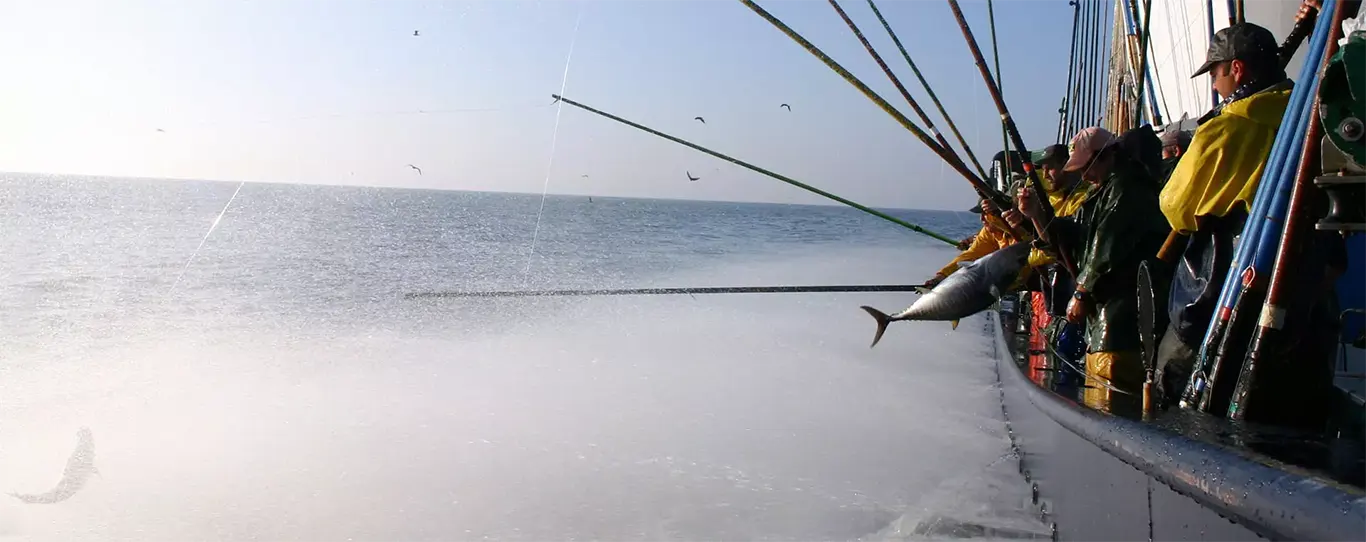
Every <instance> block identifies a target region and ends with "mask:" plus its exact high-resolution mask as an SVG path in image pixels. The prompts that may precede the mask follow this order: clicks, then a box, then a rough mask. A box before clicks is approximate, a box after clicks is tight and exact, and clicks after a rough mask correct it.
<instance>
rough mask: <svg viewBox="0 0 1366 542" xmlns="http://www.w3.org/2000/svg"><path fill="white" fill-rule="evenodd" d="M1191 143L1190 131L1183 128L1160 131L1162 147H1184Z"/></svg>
mask: <svg viewBox="0 0 1366 542" xmlns="http://www.w3.org/2000/svg"><path fill="white" fill-rule="evenodd" d="M1190 144H1191V133H1190V132H1187V131H1185V130H1168V131H1166V132H1162V146H1163V147H1177V146H1179V147H1181V148H1182V149H1185V148H1186V147H1189V146H1190Z"/></svg>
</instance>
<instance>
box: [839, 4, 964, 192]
mask: <svg viewBox="0 0 1366 542" xmlns="http://www.w3.org/2000/svg"><path fill="white" fill-rule="evenodd" d="M829 2H830V7H833V8H835V13H838V14H839V16H840V18H841V19H844V24H846V25H848V26H849V30H850V31H851V32H853V33H854V37H856V38H858V40H859V43H862V44H863V48H864V49H867V50H868V54H869V55H870V56H872V57H873V61H874V62H877V65H878V66H880V67H881V68H882V72H883V73H885V74H887V78H888V79H890V80H891V81H892V86H895V87H896V90H897V91H898V92H900V93H901V97H903V98H905V99H906V103H908V104H911V109H912V110H914V111H915V114H916V116H919V117H920V122H923V123H925V128H928V129H929V130H930V133H931V134H934V140H935V141H936V142H937V143H939V146H940V147H943V148H944V149H945V150H947V151H948V154H949V155H950V156H951V157H952V158H953V159H954V161H956V162H958V163H960V164H963V165H964V166H965V167H966V165H967V163H966V162H963V158H962V157H960V156H958V153H957V152H955V151H954V150H953V147H952V146H950V145H949V140H947V139H944V134H942V133H940V132H939V129H938V128H936V127H935V126H934V121H932V120H930V116H929V115H926V114H925V110H924V109H921V108H920V103H919V102H917V101H915V98H913V97H911V92H910V91H908V90H906V86H905V85H902V84H901V79H899V78H897V76H896V74H895V73H893V72H892V68H891V67H889V66H887V63H886V62H884V61H883V60H882V55H880V54H878V52H877V49H875V48H874V47H873V44H872V43H869V42H868V38H867V37H865V36H864V35H863V31H862V30H859V27H858V25H857V24H855V23H854V20H853V19H850V18H849V14H848V13H845V11H844V8H842V7H840V5H839V2H837V1H836V0H829ZM975 165H976V166H977V171H978V173H981V174H982V178H984V179H985V178H988V177H987V172H986V170H984V169H982V166H981V164H975Z"/></svg>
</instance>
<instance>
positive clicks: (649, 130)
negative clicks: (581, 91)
mask: <svg viewBox="0 0 1366 542" xmlns="http://www.w3.org/2000/svg"><path fill="white" fill-rule="evenodd" d="M550 96H551V97H552V98H555V100H556V101H560V102H563V103H565V104H568V105H571V106H574V107H577V108H579V109H582V110H584V111H587V112H589V113H594V114H597V115H599V116H602V117H605V118H608V119H611V120H614V121H617V122H620V123H622V124H625V125H627V126H630V127H632V128H635V129H637V130H640V131H642V132H646V133H649V134H653V135H656V136H659V137H662V138H664V139H667V140H669V141H672V142H674V143H678V144H679V145H683V146H685V147H688V148H690V149H693V150H696V151H701V152H704V153H706V154H710V155H712V156H715V157H717V158H720V159H722V160H725V161H727V162H730V163H732V164H735V165H737V166H740V167H742V168H745V169H748V170H750V171H753V172H755V173H758V174H761V175H764V176H767V177H771V178H773V179H777V180H779V181H782V182H785V183H787V184H790V185H792V186H795V187H797V188H800V189H802V190H806V191H807V192H811V193H813V194H816V195H819V196H823V197H825V198H827V199H831V200H834V201H837V202H840V203H843V204H845V205H848V206H850V207H853V208H855V209H858V210H860V211H863V212H865V213H868V214H870V215H873V216H875V217H878V218H881V219H883V220H886V221H888V222H891V223H893V224H897V225H900V226H902V227H905V228H907V229H909V230H911V231H914V232H916V233H923V234H925V235H928V236H930V237H933V238H935V239H938V240H940V241H943V242H945V243H948V244H949V245H952V246H954V247H957V246H958V240H955V239H949V238H948V237H946V236H944V235H943V234H940V233H937V232H933V231H930V230H927V229H925V228H923V227H921V226H917V225H915V224H912V223H910V222H907V221H905V220H902V219H900V218H897V217H894V216H892V215H889V214H887V213H884V212H882V211H879V210H877V209H873V208H872V207H868V206H866V205H863V204H860V203H856V202H853V201H850V200H847V199H844V198H842V197H839V196H836V195H834V194H831V193H829V192H826V191H824V190H821V189H819V188H816V187H814V186H811V185H809V184H806V183H803V182H801V181H798V180H796V179H793V178H791V177H787V176H784V175H780V174H777V173H774V172H772V171H769V170H767V169H764V168H761V167H759V166H756V165H754V164H751V163H749V162H746V161H744V160H740V159H738V158H732V157H730V156H726V155H724V154H721V153H719V152H716V151H714V150H711V149H708V148H706V147H703V146H701V145H698V144H696V143H692V142H690V141H686V140H684V139H682V138H678V137H674V136H671V135H669V134H666V133H664V132H661V131H659V130H655V129H652V128H649V127H647V126H643V125H641V124H638V123H635V122H631V121H629V120H626V119H623V118H621V117H618V116H616V115H613V114H611V113H608V112H606V111H602V110H599V109H594V108H592V107H589V106H587V105H584V104H581V103H579V102H576V101H574V100H571V99H569V98H565V97H564V96H560V95H559V94H551V95H550Z"/></svg>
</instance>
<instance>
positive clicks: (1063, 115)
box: [1057, 0, 1081, 144]
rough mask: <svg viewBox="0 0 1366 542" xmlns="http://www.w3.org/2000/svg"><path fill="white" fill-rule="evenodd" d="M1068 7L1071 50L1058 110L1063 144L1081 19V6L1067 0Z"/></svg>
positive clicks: (1060, 137) (1074, 0)
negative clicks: (1070, 22) (1078, 24)
mask: <svg viewBox="0 0 1366 542" xmlns="http://www.w3.org/2000/svg"><path fill="white" fill-rule="evenodd" d="M1068 5H1070V6H1072V48H1071V49H1069V50H1068V54H1067V86H1066V87H1065V88H1063V98H1062V107H1060V108H1058V141H1057V142H1058V143H1060V144H1061V143H1062V142H1063V138H1064V137H1067V135H1066V134H1067V133H1068V132H1066V131H1065V130H1067V129H1068V128H1069V124H1068V122H1067V117H1069V116H1070V113H1071V112H1072V102H1073V101H1074V99H1073V97H1072V78H1073V70H1074V69H1075V68H1076V65H1077V22H1078V20H1079V19H1080V18H1081V4H1080V3H1079V2H1077V0H1069V1H1068Z"/></svg>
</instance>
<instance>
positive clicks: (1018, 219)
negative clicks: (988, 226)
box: [1001, 209, 1025, 228]
mask: <svg viewBox="0 0 1366 542" xmlns="http://www.w3.org/2000/svg"><path fill="white" fill-rule="evenodd" d="M1001 218H1003V219H1005V221H1006V224H1010V227H1012V228H1018V227H1020V224H1024V221H1025V216H1024V215H1022V214H1020V212H1019V211H1016V210H1015V209H1011V210H1009V211H1006V212H1005V213H1002V214H1001Z"/></svg>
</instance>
